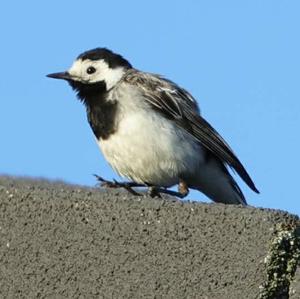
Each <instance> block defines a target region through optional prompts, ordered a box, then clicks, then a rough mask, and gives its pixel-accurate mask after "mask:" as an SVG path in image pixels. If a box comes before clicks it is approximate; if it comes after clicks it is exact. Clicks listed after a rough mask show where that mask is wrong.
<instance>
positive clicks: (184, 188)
mask: <svg viewBox="0 0 300 299" xmlns="http://www.w3.org/2000/svg"><path fill="white" fill-rule="evenodd" d="M178 192H179V193H180V194H181V195H182V197H181V198H184V197H186V196H187V195H188V194H189V187H188V185H187V183H186V182H185V181H184V180H182V179H179V184H178Z"/></svg>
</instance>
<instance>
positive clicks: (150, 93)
mask: <svg viewBox="0 0 300 299" xmlns="http://www.w3.org/2000/svg"><path fill="white" fill-rule="evenodd" d="M48 77H50V78H56V79H64V80H66V81H68V82H69V84H70V85H71V86H72V88H73V89H74V90H75V91H76V92H77V96H78V98H79V99H80V100H81V101H82V102H83V103H84V105H85V107H86V111H87V118H88V122H89V124H90V126H91V128H92V130H93V132H94V134H95V136H96V138H97V142H98V144H99V146H100V149H101V150H102V153H103V155H104V156H105V158H106V159H107V161H108V162H109V164H110V165H111V166H112V168H113V169H114V170H115V171H116V172H117V173H118V174H119V175H121V176H122V177H125V178H127V179H129V180H132V181H133V182H132V185H128V186H135V184H136V186H138V185H144V186H149V187H151V190H152V191H153V190H155V188H160V189H164V188H168V187H171V186H173V185H176V184H178V191H179V193H180V194H181V195H182V197H183V196H185V195H186V194H187V193H188V190H189V188H192V189H197V190H199V191H201V192H203V193H204V194H205V195H206V196H208V197H209V198H210V199H212V200H213V201H215V202H222V203H227V204H243V205H246V204H247V203H246V200H245V197H244V195H243V193H242V191H241V189H240V188H239V186H238V185H237V183H236V182H235V180H234V179H233V177H232V176H231V175H230V173H229V171H228V167H230V168H232V169H233V170H235V171H236V172H237V173H238V174H239V175H240V177H241V178H242V179H243V180H244V181H245V182H246V184H247V185H248V186H249V187H250V188H251V189H252V190H253V191H255V192H257V193H258V190H257V189H256V187H255V185H254V183H253V181H252V180H251V178H250V176H249V174H248V173H247V171H246V170H245V168H244V167H243V165H242V164H241V162H240V161H239V159H238V158H237V157H236V155H235V154H234V153H233V151H232V150H231V149H230V147H229V146H228V144H227V143H226V142H225V141H224V139H223V138H222V137H221V136H220V135H219V134H218V132H217V131H216V130H215V129H214V128H213V127H212V126H211V125H210V124H209V123H208V122H207V121H206V120H205V119H204V118H203V117H202V116H201V115H200V111H199V108H198V105H197V103H196V101H195V99H194V98H193V97H192V95H191V94H190V93H189V92H187V91H186V90H185V89H183V88H181V87H179V86H178V85H177V84H175V83H174V82H172V81H170V80H168V79H165V78H163V77H161V76H160V75H156V74H151V73H146V72H141V71H139V70H137V69H135V68H133V67H132V65H131V64H130V63H129V62H128V61H127V60H126V59H124V58H123V57H122V56H121V55H118V54H115V53H113V52H112V51H110V50H108V49H106V48H96V49H93V50H90V51H86V52H84V53H82V54H81V55H79V56H78V57H77V59H76V60H75V62H74V63H73V65H72V66H71V68H70V69H69V70H68V71H66V72H61V73H54V74H49V75H48Z"/></svg>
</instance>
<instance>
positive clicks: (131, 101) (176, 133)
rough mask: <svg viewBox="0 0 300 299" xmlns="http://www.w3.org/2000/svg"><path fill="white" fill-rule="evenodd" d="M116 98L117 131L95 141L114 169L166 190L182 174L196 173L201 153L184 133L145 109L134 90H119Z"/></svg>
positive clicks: (133, 178) (152, 111)
mask: <svg viewBox="0 0 300 299" xmlns="http://www.w3.org/2000/svg"><path fill="white" fill-rule="evenodd" d="M120 91H122V93H121V92H120ZM117 97H118V101H119V102H120V117H119V125H118V130H117V132H116V133H115V134H113V135H111V136H110V137H109V138H108V139H107V140H100V141H98V144H99V146H100V148H101V150H102V152H103V154H104V156H105V158H106V159H107V161H108V162H109V163H110V165H111V166H112V167H113V168H114V170H116V171H117V172H118V173H119V174H120V175H121V176H124V177H126V178H128V179H131V180H134V181H136V182H140V183H149V184H154V185H160V186H166V187H169V186H171V185H175V184H177V183H178V180H179V177H180V176H182V175H184V173H193V172H195V173H196V170H197V169H198V168H199V165H200V163H201V162H202V160H203V154H202V151H201V147H200V146H199V145H198V144H197V143H196V142H195V141H194V140H193V138H192V137H191V136H190V135H189V134H188V133H187V132H185V131H184V130H183V129H180V128H178V127H177V126H176V125H175V124H174V123H173V122H171V121H168V120H167V119H165V118H164V117H162V116H161V115H160V114H159V113H158V112H155V111H154V110H152V109H150V108H149V107H147V106H146V104H145V102H144V101H143V99H142V98H141V95H139V94H137V91H135V90H134V89H132V88H130V89H127V90H124V88H122V89H119V90H118V94H117Z"/></svg>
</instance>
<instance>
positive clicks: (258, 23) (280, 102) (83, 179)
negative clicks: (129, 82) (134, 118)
mask: <svg viewBox="0 0 300 299" xmlns="http://www.w3.org/2000/svg"><path fill="white" fill-rule="evenodd" d="M299 11H300V1H297V0H295V1H292V0H289V1H276V0H264V1H261V0H251V1H250V0H249V1H240V0H236V1H231V0H228V1H223V0H219V1H196V0H194V1H191V0H186V1H174V0H172V1H171V0H170V1H159V0H152V1H137V0H131V1H121V0H120V1H99V0H98V1H58V0H53V1H30V0H28V1H14V0H12V1H2V3H1V4H0V28H1V29H0V30H1V52H0V53H1V73H0V74H1V75H0V76H1V79H0V90H1V96H0V103H1V109H0V134H1V155H0V165H1V166H0V172H1V173H3V174H10V175H25V176H33V177H45V178H49V179H63V180H65V181H67V182H71V183H77V184H82V185H89V186H94V185H95V179H94V177H93V176H92V174H93V173H98V174H101V175H102V176H105V177H106V178H109V179H111V178H113V177H116V178H117V176H116V175H115V174H114V173H113V171H112V170H111V169H110V168H109V166H108V165H107V164H106V162H105V161H104V159H103V157H102V155H101V154H100V152H99V150H98V147H97V145H96V143H95V140H94V137H93V135H92V132H91V130H90V128H89V126H88V124H87V121H86V115H85V110H84V107H83V106H82V105H81V103H79V101H77V100H76V99H75V95H74V93H73V91H72V90H71V88H70V87H69V86H68V85H67V84H66V83H65V82H60V81H57V80H51V79H49V78H46V77H45V75H46V74H48V73H51V72H56V71H62V70H65V69H67V68H68V67H69V66H70V65H71V63H72V61H73V59H74V58H75V57H76V56H77V55H78V54H80V53H81V52H83V51H85V50H88V49H91V48H94V47H99V46H101V47H102V46H105V47H108V48H111V49H112V50H114V51H116V52H119V53H121V54H122V55H123V56H125V57H126V58H127V59H128V60H129V61H130V62H131V63H132V64H133V65H134V66H135V67H136V68H138V69H142V70H145V71H150V72H156V73H160V74H163V75H165V76H166V77H168V78H170V79H172V80H173V81H175V82H176V83H178V84H180V85H181V86H183V87H185V88H186V89H188V90H189V91H190V92H191V93H192V94H193V95H194V97H195V98H196V99H197V100H198V102H199V104H200V107H201V110H202V113H203V115H204V117H205V118H206V119H207V120H208V121H209V122H210V123H211V124H212V125H213V126H214V127H215V128H216V129H217V130H218V131H219V132H220V133H221V135H222V136H223V137H224V138H225V139H226V140H227V141H228V143H229V144H230V145H231V147H232V148H233V149H234V151H235V152H236V154H237V155H238V157H239V158H240V160H241V161H242V162H243V163H244V165H245V167H246V169H247V170H248V171H249V173H250V174H251V176H252V178H253V180H254V181H255V183H256V185H257V187H258V189H259V190H260V191H261V194H260V195H257V194H255V193H253V192H252V191H251V190H249V189H248V187H247V186H246V185H245V184H244V183H242V182H241V180H239V179H238V182H239V184H240V186H241V188H242V190H243V191H244V193H245V195H246V197H247V200H248V202H249V204H251V205H254V206H259V207H267V208H279V209H283V210H287V211H289V212H292V213H296V214H300V199H299V194H298V187H299V185H300V175H299V169H300V165H299V152H300V134H299V129H300V91H299V90H300V89H299V87H300V84H299V79H300V76H299V74H300V59H299V57H300V54H299V53H300V39H299V30H300V18H299ZM200 171H201V170H200ZM297 186H298V187H297ZM189 198H190V199H194V200H205V198H204V195H202V194H201V193H199V192H192V193H191V195H190V196H189Z"/></svg>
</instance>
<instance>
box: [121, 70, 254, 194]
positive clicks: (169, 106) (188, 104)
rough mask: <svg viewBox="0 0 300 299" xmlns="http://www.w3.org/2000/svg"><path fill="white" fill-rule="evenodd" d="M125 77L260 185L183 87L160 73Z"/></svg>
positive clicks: (158, 107) (152, 103) (134, 73)
mask: <svg viewBox="0 0 300 299" xmlns="http://www.w3.org/2000/svg"><path fill="white" fill-rule="evenodd" d="M124 80H125V81H126V82H127V83H129V84H132V85H135V86H136V87H137V88H139V89H140V90H141V92H142V94H143V96H144V98H145V99H146V101H147V102H148V103H149V104H150V106H151V107H152V108H154V109H155V110H157V111H159V112H160V113H161V114H163V115H164V116H165V117H166V118H168V119H170V120H173V121H174V122H175V123H176V124H177V125H178V126H179V127H181V128H183V129H185V130H186V131H187V132H188V133H189V134H191V135H192V136H193V137H194V138H196V140H197V141H198V142H200V143H201V144H202V145H203V146H204V147H205V148H206V149H207V150H208V151H209V152H211V153H212V154H214V155H215V156H217V157H218V158H219V159H220V160H221V161H222V162H224V163H226V164H227V165H229V166H230V167H231V168H232V169H234V170H235V171H236V172H237V173H238V174H239V175H240V177H241V178H242V179H243V180H244V181H245V182H246V184H247V185H248V186H249V187H250V188H251V189H252V190H253V191H255V192H257V193H259V191H258V190H257V189H256V187H255V185H254V183H253V181H252V179H251V178H250V176H249V174H248V173H247V171H246V169H245V168H244V166H243V165H242V163H241V162H240V161H239V159H238V158H237V157H236V155H235V154H234V152H233V151H232V150H231V148H230V147H229V145H228V144H227V143H226V141H225V140H224V139H223V138H222V137H221V136H220V134H219V133H218V132H217V131H216V130H215V129H214V128H213V127H212V126H211V125H210V124H209V123H208V122H207V121H206V120H205V119H204V118H203V117H202V116H201V115H200V112H199V108H198V106H197V103H196V101H195V99H194V98H193V97H192V95H191V94H189V93H188V92H187V91H186V90H184V89H183V88H180V87H179V86H178V85H176V84H175V83H173V82H172V81H169V80H167V79H164V78H162V77H160V76H159V75H154V74H149V73H144V72H139V71H136V70H134V71H131V72H129V73H128V75H127V76H126V77H125V78H124Z"/></svg>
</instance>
